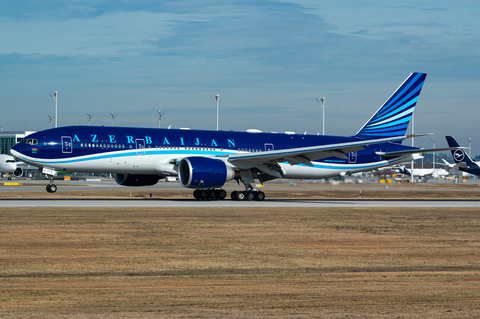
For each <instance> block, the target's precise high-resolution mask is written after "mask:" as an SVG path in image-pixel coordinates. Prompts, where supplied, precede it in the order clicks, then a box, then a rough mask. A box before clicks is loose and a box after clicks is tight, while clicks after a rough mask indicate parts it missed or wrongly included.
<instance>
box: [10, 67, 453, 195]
mask: <svg viewBox="0 0 480 319" xmlns="http://www.w3.org/2000/svg"><path fill="white" fill-rule="evenodd" d="M425 77H426V74H425V73H412V74H411V75H410V76H409V77H408V78H407V79H406V80H405V81H404V82H403V83H402V84H401V85H400V87H399V88H398V89H397V90H396V91H395V92H394V93H393V94H392V95H391V96H390V98H389V99H387V101H386V102H385V103H384V104H383V105H382V106H381V107H380V108H379V109H378V110H377V112H376V113H375V114H374V115H373V116H372V117H371V118H370V119H369V120H368V121H367V122H366V123H365V125H364V126H363V127H362V128H361V129H360V130H359V131H358V132H357V133H356V134H355V135H354V136H350V137H342V136H325V135H321V136H317V135H305V134H290V133H286V134H278V133H262V132H259V131H257V130H253V131H247V132H233V131H232V132H230V131H204V130H181V129H180V130H176V129H152V128H131V127H93V126H68V127H60V128H54V129H49V130H45V131H40V132H36V133H34V134H31V135H29V136H28V137H27V138H25V139H23V140H22V141H21V142H20V143H19V144H17V145H15V146H14V147H13V148H12V150H11V153H12V155H13V156H15V157H16V158H17V159H19V160H21V161H24V162H26V163H29V164H32V165H35V166H38V167H40V168H42V169H43V170H42V172H43V173H45V174H48V175H49V176H50V177H51V179H50V184H49V185H47V191H48V192H55V191H56V190H57V187H56V186H55V185H54V184H53V180H52V178H53V175H54V174H55V172H56V170H62V171H69V172H102V173H114V174H115V180H116V182H117V183H118V184H120V185H126V186H147V185H154V184H156V183H157V182H158V180H159V179H162V178H165V177H169V176H178V179H179V182H180V185H181V186H183V187H187V188H192V189H195V191H194V197H195V198H197V199H204V198H209V199H223V198H225V197H226V195H227V194H226V192H225V191H224V190H223V189H221V187H222V186H223V185H224V184H225V183H226V182H228V181H230V180H236V181H237V182H240V181H241V182H242V183H243V184H244V185H245V191H234V192H232V194H231V198H232V199H236V200H244V199H247V200H253V199H255V200H263V199H264V198H265V194H264V193H263V192H261V191H257V190H255V189H254V188H253V187H252V186H251V184H253V183H255V180H259V181H260V182H261V183H264V182H266V181H269V180H273V179H276V178H287V179H312V178H313V179H317V178H318V179H320V178H329V177H334V176H343V175H347V174H351V173H356V172H362V171H369V170H372V169H376V168H379V167H382V166H387V165H394V164H397V163H402V162H407V161H410V160H412V159H416V158H420V157H421V155H420V153H424V152H428V151H433V150H424V149H418V148H414V147H409V146H403V145H401V142H402V140H404V139H405V138H406V136H405V133H406V130H407V127H408V125H409V123H410V119H411V117H412V113H413V110H414V108H415V105H416V103H417V100H418V97H419V95H420V91H421V89H422V86H423V83H424V81H425ZM448 149H449V150H450V149H451V148H448ZM436 151H439V149H437V150H436Z"/></svg>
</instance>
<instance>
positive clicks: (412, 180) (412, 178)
mask: <svg viewBox="0 0 480 319" xmlns="http://www.w3.org/2000/svg"><path fill="white" fill-rule="evenodd" d="M413 114H414V113H412V147H414V146H413V144H414V141H413V139H414V137H413V136H414V133H415V121H414V116H413ZM413 163H414V161H413V159H412V164H411V166H412V167H411V169H410V171H411V175H412V176H411V179H410V182H411V183H414V182H415V177H414V175H413Z"/></svg>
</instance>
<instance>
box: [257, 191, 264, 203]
mask: <svg viewBox="0 0 480 319" xmlns="http://www.w3.org/2000/svg"><path fill="white" fill-rule="evenodd" d="M264 199H265V193H264V192H257V193H256V194H255V200H259V201H262V200H264Z"/></svg>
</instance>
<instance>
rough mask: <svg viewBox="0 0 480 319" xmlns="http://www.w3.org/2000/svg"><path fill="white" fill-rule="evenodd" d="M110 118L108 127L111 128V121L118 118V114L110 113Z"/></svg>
mask: <svg viewBox="0 0 480 319" xmlns="http://www.w3.org/2000/svg"><path fill="white" fill-rule="evenodd" d="M110 116H111V117H112V119H111V120H110V126H113V120H114V119H115V118H116V117H117V116H118V114H113V113H110Z"/></svg>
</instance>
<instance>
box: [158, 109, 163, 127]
mask: <svg viewBox="0 0 480 319" xmlns="http://www.w3.org/2000/svg"><path fill="white" fill-rule="evenodd" d="M157 113H158V128H160V121H161V120H162V116H164V115H165V113H162V108H160V111H157Z"/></svg>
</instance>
